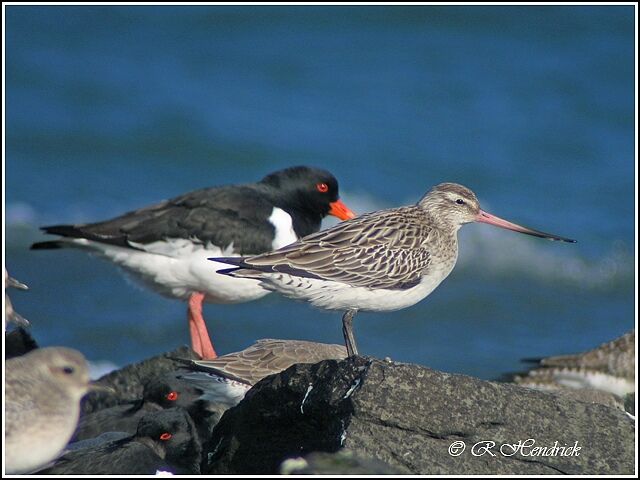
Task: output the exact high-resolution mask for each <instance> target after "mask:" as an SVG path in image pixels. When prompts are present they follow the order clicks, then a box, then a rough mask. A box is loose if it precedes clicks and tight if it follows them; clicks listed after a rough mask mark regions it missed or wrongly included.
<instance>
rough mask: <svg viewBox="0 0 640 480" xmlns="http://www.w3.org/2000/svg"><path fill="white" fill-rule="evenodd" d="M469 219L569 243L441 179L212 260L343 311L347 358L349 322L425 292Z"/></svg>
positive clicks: (448, 265)
mask: <svg viewBox="0 0 640 480" xmlns="http://www.w3.org/2000/svg"><path fill="white" fill-rule="evenodd" d="M470 222H482V223H488V224H491V225H495V226H497V227H501V228H506V229H508V230H514V231H516V232H520V233H526V234H528V235H534V236H537V237H542V238H548V239H550V240H561V241H564V242H575V240H570V239H567V238H562V237H558V236H557V235H552V234H548V233H543V232H540V231H537V230H532V229H529V228H525V227H521V226H519V225H516V224H514V223H511V222H507V221H506V220H502V219H501V218H498V217H495V216H493V215H491V214H489V213H487V212H484V211H482V210H481V209H480V205H479V203H478V200H477V198H476V196H475V194H474V193H473V192H472V191H471V190H469V189H468V188H466V187H463V186H462V185H458V184H455V183H442V184H440V185H437V186H435V187H433V188H432V189H431V190H430V191H429V192H428V193H427V194H426V195H424V197H422V199H421V200H420V201H419V202H418V203H417V204H416V205H411V206H406V207H400V208H392V209H388V210H380V211H378V212H372V213H368V214H364V215H361V216H359V217H357V218H354V219H353V220H348V221H346V222H342V223H340V224H338V225H336V226H334V227H332V228H329V229H327V230H323V231H321V232H318V233H314V234H311V235H309V236H307V237H304V238H303V239H301V240H300V241H298V242H296V243H293V244H291V245H288V246H286V247H283V248H281V249H279V250H277V251H275V252H271V253H266V254H263V255H258V256H250V257H243V258H211V259H210V260H213V261H216V262H222V263H227V264H230V265H236V268H229V269H226V270H219V271H218V273H220V274H225V275H230V276H233V277H236V278H248V279H257V280H260V281H261V285H262V286H263V287H264V288H267V289H269V290H273V291H277V292H279V293H281V294H283V295H285V296H287V297H290V298H294V299H299V300H306V301H308V302H310V303H311V304H312V305H314V306H316V307H320V308H324V309H328V310H342V311H345V312H346V313H345V314H344V316H343V317H342V323H343V334H344V337H345V344H346V347H347V350H348V352H349V355H350V356H351V355H355V354H357V353H358V350H357V348H356V344H355V339H354V337H353V330H352V326H351V324H352V321H353V317H354V315H355V314H356V312H357V311H358V310H362V311H374V312H381V311H392V310H399V309H402V308H406V307H409V306H411V305H414V304H415V303H417V302H419V301H420V300H422V299H423V298H425V297H426V296H427V295H429V294H430V293H431V292H432V291H433V290H434V289H435V288H436V287H437V286H438V285H439V284H440V282H442V281H443V280H444V279H445V278H446V277H447V275H449V273H451V270H452V269H453V267H454V265H455V264H456V260H457V258H458V239H457V232H458V230H459V229H460V227H461V226H462V225H464V224H465V223H470Z"/></svg>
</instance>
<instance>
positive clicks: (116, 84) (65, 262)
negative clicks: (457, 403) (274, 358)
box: [4, 5, 636, 379]
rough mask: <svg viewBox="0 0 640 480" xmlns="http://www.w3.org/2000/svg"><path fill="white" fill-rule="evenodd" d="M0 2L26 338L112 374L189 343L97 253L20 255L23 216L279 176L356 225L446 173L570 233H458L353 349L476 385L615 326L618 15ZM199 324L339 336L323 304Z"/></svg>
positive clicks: (363, 320) (220, 336)
mask: <svg viewBox="0 0 640 480" xmlns="http://www.w3.org/2000/svg"><path fill="white" fill-rule="evenodd" d="M5 8H6V10H5V12H6V17H5V20H6V30H5V35H6V37H5V41H6V43H5V48H6V57H5V59H6V69H5V88H6V103H5V106H6V112H5V124H4V125H5V129H6V130H5V132H6V137H5V143H4V145H5V155H4V168H5V174H6V176H5V197H4V198H5V203H4V214H5V216H4V227H5V236H4V239H5V244H4V249H5V250H4V253H5V260H6V265H7V268H8V270H9V272H10V273H11V274H12V276H14V277H15V278H17V279H18V280H20V281H22V282H24V283H26V284H28V285H29V287H30V290H29V291H28V292H21V291H13V292H11V294H12V300H13V303H14V307H15V309H16V310H17V311H18V312H20V313H21V314H22V315H23V316H24V317H26V318H28V319H29V320H30V321H31V323H32V334H33V335H34V336H35V338H36V339H37V340H38V341H39V343H40V344H41V345H43V346H48V345H65V346H70V347H74V348H77V349H79V350H81V351H82V352H83V353H84V354H85V355H86V356H87V357H88V358H89V359H90V360H91V361H92V362H96V363H101V364H103V365H105V364H106V365H110V366H123V365H125V364H128V363H131V362H135V361H138V360H142V359H144V358H147V357H150V356H153V355H156V354H159V353H162V352H165V351H168V350H171V349H174V348H176V347H178V346H179V345H182V344H186V343H188V329H187V322H186V305H185V304H184V303H181V302H180V301H178V300H171V299H166V298H164V297H161V296H160V295H158V294H156V293H154V292H152V291H148V290H143V289H141V288H140V287H138V286H136V285H135V284H134V283H132V282H131V281H130V280H128V279H126V278H125V277H124V276H123V275H122V274H121V273H120V271H119V270H118V269H117V268H115V267H114V266H113V265H111V264H109V263H107V262H105V261H103V260H100V259H98V258H95V257H91V256H89V255H87V254H86V253H85V252H81V251H73V250H56V251H30V250H29V246H30V244H31V243H32V242H34V241H40V240H44V239H45V238H47V237H45V235H43V234H42V233H41V232H40V231H39V227H40V226H43V225H51V224H58V223H77V222H92V221H98V220H104V219H108V218H111V217H113V216H116V215H119V214H121V213H123V212H125V211H128V210H132V209H135V208H138V207H142V206H145V205H148V204H151V203H154V202H158V201H160V200H163V199H166V198H170V197H173V196H176V195H178V194H181V193H184V192H187V191H189V190H194V189H197V188H201V187H205V186H215V185H222V184H230V183H243V182H250V181H256V180H258V179H260V178H262V177H263V176H264V175H266V174H267V173H269V172H272V171H274V170H277V169H280V168H284V167H287V166H291V165H299V164H306V165H314V166H318V167H322V168H326V169H328V170H330V171H331V172H332V173H334V174H335V175H336V177H337V178H338V179H339V182H340V189H341V192H342V198H343V200H344V201H345V203H346V204H347V205H349V206H350V207H351V208H352V209H353V210H355V211H357V212H358V213H364V212H367V211H373V210H377V209H381V208H387V207H394V206H400V205H405V204H411V203H414V202H416V201H417V200H418V199H419V198H420V197H421V196H422V195H423V194H424V193H425V192H426V191H427V190H428V189H429V188H430V187H431V186H433V185H435V184H437V183H441V182H444V181H450V182H458V183H462V184H463V185H466V186H468V187H469V188H471V189H472V190H473V191H474V192H475V193H476V194H477V196H478V198H479V199H480V202H481V205H482V207H483V209H485V210H487V211H489V212H491V213H493V214H495V215H498V216H500V217H503V218H506V219H508V220H511V221H514V222H516V223H521V224H524V225H527V226H531V227H533V228H537V229H540V230H543V231H548V232H552V233H556V234H559V235H562V236H566V237H571V238H575V239H577V240H578V243H576V244H567V243H555V242H549V241H545V240H541V239H539V238H533V237H529V236H525V235H519V234H516V233H514V232H510V231H506V230H501V229H496V228H493V227H490V226H488V225H484V224H473V225H466V226H464V227H463V228H462V229H461V231H460V234H459V237H460V256H459V260H458V264H457V266H456V267H455V269H454V271H453V272H452V274H451V275H450V276H449V277H448V278H447V279H446V280H445V281H444V282H443V283H442V284H441V285H440V287H439V288H437V289H436V290H435V291H434V292H433V293H432V294H431V295H430V296H429V297H428V298H426V299H425V300H423V301H422V302H420V303H418V304H417V305H415V306H413V307H411V308H407V309H405V310H401V311H398V312H391V313H362V314H359V315H358V316H357V317H356V320H355V323H354V325H355V333H356V338H357V339H358V342H359V347H360V350H361V353H364V354H368V355H372V356H376V357H380V358H384V357H390V358H392V359H393V360H397V361H404V362H413V363H418V364H422V365H427V366H430V367H433V368H436V369H440V370H444V371H447V372H456V373H464V374H469V375H474V376H478V377H481V378H485V379H494V378H497V377H499V376H500V375H502V374H504V373H506V372H513V371H518V370H521V369H522V368H523V367H524V364H523V363H522V362H521V359H522V358H527V357H540V356H548V355H555V354H564V353H573V352H578V351H582V350H586V349H590V348H593V347H595V346H597V345H599V344H600V343H602V342H605V341H608V340H611V339H613V338H615V337H617V336H619V335H621V334H623V333H625V332H627V331H628V330H630V329H631V328H633V327H634V324H635V317H634V312H635V293H634V292H635V287H636V285H635V278H636V277H635V267H634V266H635V264H636V258H635V206H636V195H635V180H634V179H635V173H636V171H635V165H636V158H635V153H634V140H635V128H636V125H635V117H634V102H635V96H634V61H635V51H634V46H635V38H634V7H633V6H507V7H502V6H399V7H391V6H335V7H334V6H297V7H296V6H265V7H259V6H184V7H182V6H81V7H76V6H16V5H10V6H6V7H5ZM331 223H332V222H329V221H327V222H326V223H325V226H326V225H330V224H331ZM204 313H205V318H206V319H207V322H208V325H209V329H210V332H211V333H212V336H213V339H214V343H215V345H216V348H217V349H218V351H219V353H226V352H231V351H236V350H239V349H242V348H245V347H246V346H248V345H249V344H251V343H252V342H253V341H255V340H256V339H259V338H268V337H270V338H299V339H308V340H316V341H322V342H335V343H341V342H342V334H341V327H340V325H341V324H340V317H341V314H339V313H335V312H334V313H330V312H323V311H319V310H315V309H313V308H312V307H310V306H309V305H307V304H303V303H296V302H294V301H291V300H288V299H285V298H282V297H279V296H278V295H276V294H272V295H268V296H267V297H265V298H263V299H261V300H259V301H256V302H252V303H245V304H241V305H224V306H221V305H206V306H205V312H204Z"/></svg>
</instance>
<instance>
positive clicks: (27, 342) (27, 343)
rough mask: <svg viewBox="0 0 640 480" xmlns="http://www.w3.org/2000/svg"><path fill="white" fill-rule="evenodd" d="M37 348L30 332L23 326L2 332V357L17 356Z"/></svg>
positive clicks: (6, 358) (7, 358)
mask: <svg viewBox="0 0 640 480" xmlns="http://www.w3.org/2000/svg"><path fill="white" fill-rule="evenodd" d="M36 348H38V344H37V342H36V341H35V339H34V338H33V337H32V336H31V333H29V331H28V330H27V329H25V328H23V327H17V328H15V329H13V330H11V331H5V332H4V359H5V360H9V359H10V358H14V357H19V356H20V355H24V354H25V353H29V352H30V351H31V350H35V349H36Z"/></svg>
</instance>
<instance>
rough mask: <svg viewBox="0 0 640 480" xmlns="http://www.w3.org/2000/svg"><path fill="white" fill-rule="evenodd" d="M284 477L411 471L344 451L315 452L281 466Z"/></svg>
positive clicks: (398, 473) (386, 473)
mask: <svg viewBox="0 0 640 480" xmlns="http://www.w3.org/2000/svg"><path fill="white" fill-rule="evenodd" d="M280 473H281V474H283V475H408V474H411V472H410V471H408V470H406V469H402V468H400V467H392V466H391V465H389V464H388V463H384V462H381V461H380V460H376V459H375V458H371V457H365V456H363V455H359V454H356V453H355V452H352V451H351V450H347V449H343V450H339V451H337V452H335V453H324V452H315V453H311V454H309V455H307V456H306V457H304V458H302V457H298V458H290V459H289V460H285V461H284V462H283V463H282V465H281V466H280Z"/></svg>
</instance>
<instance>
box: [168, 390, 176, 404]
mask: <svg viewBox="0 0 640 480" xmlns="http://www.w3.org/2000/svg"><path fill="white" fill-rule="evenodd" d="M177 399H178V392H175V391H174V392H169V393H168V394H167V400H171V401H172V402H173V401H175V400H177Z"/></svg>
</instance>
